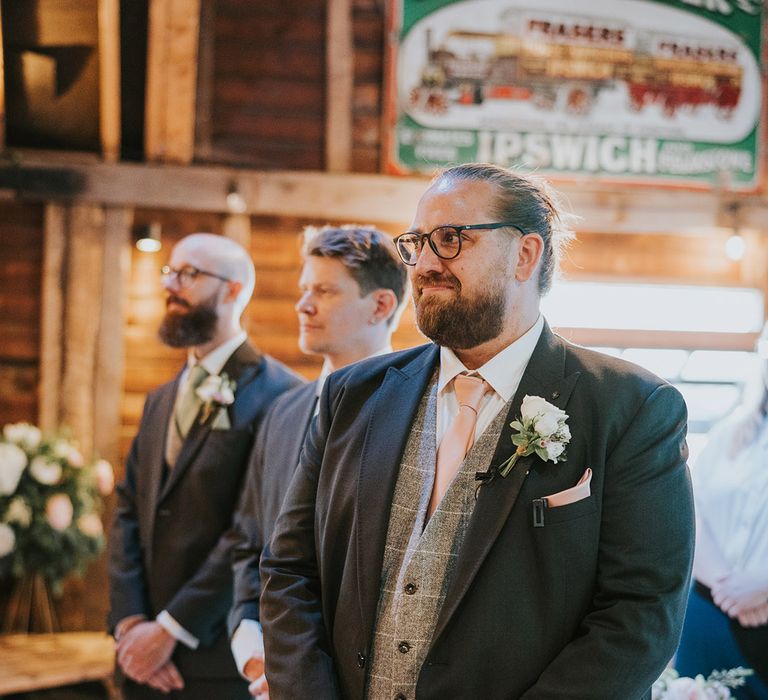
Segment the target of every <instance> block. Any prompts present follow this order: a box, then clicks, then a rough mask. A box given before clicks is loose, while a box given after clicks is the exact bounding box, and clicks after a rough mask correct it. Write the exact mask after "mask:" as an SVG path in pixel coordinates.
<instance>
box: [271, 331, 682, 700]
mask: <svg viewBox="0 0 768 700" xmlns="http://www.w3.org/2000/svg"><path fill="white" fill-rule="evenodd" d="M438 361H439V352H438V348H437V347H436V346H432V345H427V346H423V347H420V348H416V349H413V350H408V351H405V352H402V353H397V354H395V355H389V356H387V357H384V358H374V359H371V360H368V361H365V362H363V363H360V364H358V365H355V366H353V367H351V368H349V369H344V370H341V371H339V372H337V373H335V374H332V375H331V376H330V378H329V379H328V383H327V385H326V387H325V389H324V391H323V394H322V396H321V398H320V412H319V416H318V419H317V420H316V421H314V422H313V425H312V428H311V429H310V433H309V437H308V439H307V442H306V444H305V447H304V452H303V453H302V459H301V464H300V466H299V469H298V470H297V472H296V475H295V477H294V479H293V481H292V482H291V486H290V488H289V491H288V494H287V495H286V498H285V502H284V504H283V510H282V512H281V515H280V517H279V518H278V522H277V525H276V528H275V533H274V536H273V538H272V541H271V543H270V545H269V546H268V547H267V549H266V550H265V552H264V556H263V558H262V568H263V572H264V580H265V584H264V590H263V591H262V598H261V622H262V625H263V627H264V633H265V645H266V663H267V677H268V680H269V684H270V696H271V697H272V698H273V700H282V699H283V698H290V699H291V700H304V699H306V700H309V699H310V698H312V700H317V699H318V698H355V699H357V698H363V696H364V688H365V678H366V667H367V665H368V658H367V657H368V654H369V653H370V649H371V646H372V642H373V631H374V630H373V627H374V622H375V616H376V607H377V601H378V599H379V590H380V573H381V566H382V556H383V551H384V544H385V539H386V533H387V524H388V519H389V511H390V505H391V501H392V493H393V490H394V486H395V482H396V479H397V475H398V468H399V464H400V458H401V455H402V451H403V449H404V446H405V442H406V440H407V437H408V433H409V430H410V429H411V424H412V420H413V417H414V415H415V413H416V409H417V406H418V402H419V399H420V397H421V396H422V394H423V392H424V390H425V387H426V386H427V383H428V380H429V378H430V377H431V375H432V373H433V371H434V368H435V366H436V364H437V362H438ZM526 394H529V395H535V396H541V397H544V398H545V399H546V400H547V401H550V402H552V403H554V404H556V405H557V406H559V407H560V408H562V409H564V410H565V411H566V412H567V413H568V416H569V418H568V425H569V427H570V430H571V433H572V435H573V437H572V439H571V443H570V445H569V447H568V459H567V461H565V462H561V463H558V464H553V463H552V462H543V461H542V460H540V459H539V458H538V457H536V456H535V455H533V456H531V457H528V458H524V459H521V460H520V461H519V462H518V464H517V465H516V466H515V468H514V470H513V471H512V472H511V473H510V474H509V475H508V476H507V477H506V478H496V479H495V480H494V481H493V482H492V483H489V484H486V485H484V486H483V487H482V488H481V489H480V492H479V495H478V499H477V504H476V506H475V509H474V512H473V515H472V518H471V521H470V524H469V527H468V530H467V532H466V536H465V538H464V541H463V544H462V548H461V550H460V552H459V555H458V561H457V564H456V570H455V575H454V578H453V580H452V582H451V584H450V588H449V590H448V592H447V598H446V603H445V605H444V607H443V609H442V610H441V612H440V614H439V617H438V620H437V627H436V630H435V634H434V638H433V641H432V645H431V647H430V650H429V652H428V655H427V657H426V661H425V663H424V665H423V667H422V670H421V673H420V676H419V680H418V687H417V691H416V694H417V697H418V698H419V699H420V700H432V699H434V700H437V699H438V698H484V700H485V699H490V700H495V699H499V700H501V699H502V698H504V699H506V700H508V699H509V698H525V699H526V700H544V699H547V700H554V699H557V700H562V699H564V698H573V699H575V698H578V699H579V700H586V699H587V698H594V699H595V700H639V699H640V698H649V697H650V691H649V688H650V685H651V683H652V682H653V681H654V680H655V678H656V677H657V676H658V675H659V674H660V673H661V671H662V670H663V668H664V666H665V664H666V663H667V661H668V660H669V659H670V657H671V656H672V654H673V653H674V651H675V648H676V645H677V643H678V639H679V634H680V628H681V624H682V619H683V613H684V608H685V600H686V592H687V588H688V584H689V580H690V568H691V562H692V554H693V531H694V529H693V528H694V526H693V501H692V497H691V490H690V483H689V476H688V471H687V468H686V466H685V459H686V456H687V448H686V445H685V431H686V410H685V405H684V402H683V400H682V398H681V396H680V394H679V393H678V392H677V391H676V390H675V389H674V388H673V387H671V386H670V385H668V384H666V383H665V382H663V381H662V380H660V379H658V378H657V377H655V376H653V375H651V374H650V373H648V372H646V371H644V370H642V369H640V368H639V367H636V366H634V365H631V364H629V363H626V362H623V361H621V360H617V359H614V358H610V357H607V356H605V355H601V354H598V353H595V352H592V351H589V350H586V349H584V348H580V347H577V346H574V345H571V344H569V343H567V342H566V341H564V340H563V339H561V338H559V337H557V336H555V335H553V334H552V332H551V331H550V330H549V328H548V327H545V329H544V331H543V333H542V336H541V338H540V340H539V342H538V344H537V346H536V349H535V351H534V353H533V356H532V357H531V360H530V362H529V364H528V367H527V368H526V370H525V373H524V375H523V377H522V380H521V383H520V387H519V389H518V392H517V394H516V395H515V398H514V401H513V405H512V408H511V411H510V414H509V416H508V420H507V423H509V422H510V421H511V420H512V418H513V417H517V416H519V412H520V404H521V402H522V399H523V397H524V396H525V395H526ZM513 449H514V446H513V444H512V441H511V429H510V428H509V427H508V426H507V427H506V429H505V430H504V431H503V432H502V435H501V437H500V439H499V443H498V446H497V450H496V454H495V456H494V458H493V460H492V465H499V464H500V463H501V462H502V461H504V460H505V459H506V458H507V457H508V456H509V455H510V454H511V453H512V450H513ZM587 467H591V469H592V471H593V478H592V487H591V491H592V493H591V496H590V497H589V498H587V499H585V500H581V501H578V502H576V503H573V504H570V505H566V506H562V507H559V508H550V509H548V510H547V511H546V512H545V516H544V526H543V527H534V518H533V514H534V511H533V509H534V500H536V499H539V498H541V497H544V496H547V495H549V494H552V493H556V492H558V491H561V490H563V489H566V488H569V487H571V486H573V485H574V484H576V482H577V480H578V479H579V477H580V476H581V475H582V474H583V473H584V471H585V469H586V468H587Z"/></svg>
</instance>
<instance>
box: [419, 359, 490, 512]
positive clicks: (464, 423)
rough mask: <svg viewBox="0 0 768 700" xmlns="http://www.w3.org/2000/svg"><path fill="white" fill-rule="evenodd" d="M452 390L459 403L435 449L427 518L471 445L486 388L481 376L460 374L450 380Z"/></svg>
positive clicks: (441, 498) (486, 385) (449, 483)
mask: <svg viewBox="0 0 768 700" xmlns="http://www.w3.org/2000/svg"><path fill="white" fill-rule="evenodd" d="M453 390H454V391H455V392H456V400H457V401H458V402H459V412H458V413H457V414H456V415H455V416H454V418H453V420H452V421H451V424H450V425H449V426H448V429H447V430H446V431H445V433H444V434H443V438H442V440H440V445H439V446H438V448H437V463H436V464H435V484H434V486H433V487H432V498H431V499H430V501H429V510H428V514H429V517H432V514H433V513H434V512H435V510H436V509H437V506H438V504H439V503H440V501H442V500H443V496H444V495H445V492H446V491H447V490H448V487H449V486H450V485H451V481H453V477H454V476H456V472H458V471H459V467H460V466H461V463H462V462H463V461H464V457H466V456H467V452H469V450H470V448H471V447H472V443H473V442H474V439H475V427H476V426H477V412H478V409H479V408H480V402H481V401H482V400H483V396H484V395H485V392H486V391H487V390H488V384H487V383H486V382H485V381H484V380H483V379H481V378H480V377H468V376H467V375H465V374H459V375H457V376H456V377H455V378H454V380H453Z"/></svg>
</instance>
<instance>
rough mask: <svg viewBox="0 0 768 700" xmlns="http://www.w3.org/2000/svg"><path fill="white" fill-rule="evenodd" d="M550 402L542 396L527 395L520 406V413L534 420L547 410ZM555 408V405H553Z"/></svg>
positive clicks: (527, 418)
mask: <svg viewBox="0 0 768 700" xmlns="http://www.w3.org/2000/svg"><path fill="white" fill-rule="evenodd" d="M551 405H552V404H550V403H548V402H547V401H545V400H544V399H542V398H541V396H525V397H524V398H523V403H522V405H521V406H520V415H522V417H523V418H524V419H526V420H532V419H533V418H535V417H536V416H541V415H543V414H544V413H546V412H547V406H551ZM553 408H554V406H553Z"/></svg>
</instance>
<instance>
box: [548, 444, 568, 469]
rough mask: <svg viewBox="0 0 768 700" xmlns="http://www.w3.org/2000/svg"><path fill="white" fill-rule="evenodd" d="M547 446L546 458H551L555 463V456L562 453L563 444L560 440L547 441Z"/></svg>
mask: <svg viewBox="0 0 768 700" xmlns="http://www.w3.org/2000/svg"><path fill="white" fill-rule="evenodd" d="M546 448H547V459H551V460H552V461H553V462H554V463H555V464H557V458H558V457H559V456H560V455H561V454H563V450H564V449H565V445H564V444H563V443H562V442H551V441H549V442H547V444H546Z"/></svg>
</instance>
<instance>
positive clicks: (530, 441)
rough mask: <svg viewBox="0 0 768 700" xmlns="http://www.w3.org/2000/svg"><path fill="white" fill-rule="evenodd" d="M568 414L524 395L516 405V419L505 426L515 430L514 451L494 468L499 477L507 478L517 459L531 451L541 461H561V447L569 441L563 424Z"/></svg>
mask: <svg viewBox="0 0 768 700" xmlns="http://www.w3.org/2000/svg"><path fill="white" fill-rule="evenodd" d="M567 420H568V414H567V413H566V412H565V411H563V410H562V409H559V408H558V407H557V406H553V405H552V404H551V403H549V402H548V401H545V400H544V399H542V398H541V396H526V397H525V398H524V399H523V403H522V405H521V406H520V418H518V419H517V420H513V421H512V422H511V423H510V424H509V426H510V428H512V430H514V431H516V432H515V433H514V434H513V435H512V442H513V443H514V444H515V445H517V449H516V450H515V451H514V453H513V454H512V455H511V456H510V457H509V459H507V460H505V461H504V462H502V464H500V465H499V467H498V473H499V474H500V475H501V476H507V474H509V472H510V471H512V467H514V466H515V463H516V462H517V460H518V459H520V457H527V456H528V455H530V454H533V453H534V452H535V453H536V454H537V455H538V456H539V457H541V459H543V460H544V461H545V462H548V461H550V462H553V463H554V464H557V463H558V462H565V460H566V459H567V456H566V453H565V446H566V445H567V444H568V443H569V442H570V440H571V431H570V429H569V428H568V424H567V423H566V421H567Z"/></svg>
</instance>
